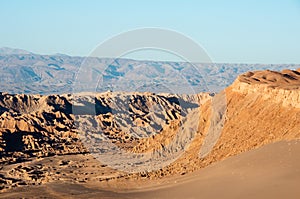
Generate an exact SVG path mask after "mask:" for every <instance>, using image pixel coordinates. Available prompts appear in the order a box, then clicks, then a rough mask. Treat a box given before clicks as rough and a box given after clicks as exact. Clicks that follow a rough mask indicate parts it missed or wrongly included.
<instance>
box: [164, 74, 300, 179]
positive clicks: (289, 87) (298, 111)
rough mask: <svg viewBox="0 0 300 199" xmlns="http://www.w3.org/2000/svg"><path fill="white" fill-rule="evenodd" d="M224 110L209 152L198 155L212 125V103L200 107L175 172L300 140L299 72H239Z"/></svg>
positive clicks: (226, 95)
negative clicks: (192, 134)
mask: <svg viewBox="0 0 300 199" xmlns="http://www.w3.org/2000/svg"><path fill="white" fill-rule="evenodd" d="M223 95H224V97H225V98H226V100H225V101H226V113H225V115H224V117H225V119H224V123H223V124H222V126H223V127H222V128H221V130H220V132H219V134H218V135H217V139H216V140H217V142H216V143H215V145H214V147H213V149H212V150H211V152H210V153H209V154H208V155H207V156H205V157H201V156H200V157H199V149H201V147H202V146H203V143H204V142H205V140H206V138H207V137H208V136H209V134H208V132H209V129H210V127H211V124H212V123H213V122H214V121H213V120H214V119H213V115H214V113H215V114H217V115H218V112H217V111H218V110H216V109H214V108H213V107H214V106H215V105H213V103H212V101H208V102H207V103H205V104H204V105H202V106H201V107H200V120H199V130H198V131H199V132H198V135H197V136H196V138H195V139H194V141H193V143H192V144H191V146H190V147H189V149H188V150H187V151H186V154H185V156H182V157H181V158H180V159H179V160H177V162H176V163H174V165H171V166H170V168H169V170H170V171H171V172H172V173H181V172H185V171H183V170H182V169H181V168H188V169H187V170H188V171H194V170H196V169H199V168H203V167H206V166H207V165H210V164H211V163H213V162H217V161H220V160H223V159H225V158H227V157H230V156H234V155H238V154H240V153H242V152H245V151H249V150H252V149H255V148H258V147H261V146H263V145H266V144H270V143H274V142H277V141H282V140H293V139H299V138H300V106H299V105H300V98H299V96H300V73H299V70H297V71H291V70H284V71H282V72H274V71H255V72H248V73H245V74H243V75H240V76H239V77H238V78H237V79H236V81H235V82H234V83H233V84H232V85H231V86H229V87H228V88H226V89H225V91H224V93H223Z"/></svg>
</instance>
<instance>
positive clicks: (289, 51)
mask: <svg viewBox="0 0 300 199" xmlns="http://www.w3.org/2000/svg"><path fill="white" fill-rule="evenodd" d="M0 23H1V31H0V47H3V46H7V47H13V48H21V49H25V50H29V51H32V52H35V53H42V54H54V53H65V54H69V55H88V53H89V52H90V51H91V50H93V49H94V48H95V47H96V46H97V45H98V44H99V43H101V42H103V41H104V40H106V39H108V38H110V37H111V36H113V35H116V34H118V33H120V32H125V31H127V30H132V29H136V28H142V27H161V28H167V29H172V30H175V31H178V32H180V33H183V34H185V35H187V36H189V37H191V38H192V39H194V40H195V41H196V42H198V43H199V44H200V45H202V46H203V47H204V48H205V49H206V51H207V52H208V53H209V55H210V56H211V58H212V59H213V61H215V62H244V63H300V1H299V0H281V1H279V0H278V1H276V0H273V1H271V0H270V1H268V0H266V1H264V0H261V1H259V0H257V1H255V0H236V1H230V0H227V1H225V0H223V1H215V0H207V1H179V0H178V1H176V0H165V1H163V0H160V1H158V0H157V1H155V0H152V1H142V0H131V1H130V0H128V1H121V0H120V1H115V0H110V1H96V0H94V1H92V0H90V1H89V0H85V1H84V0H69V1H67V0H65V1H63V0H48V1H40V0H26V1H23V0H19V1H17V0H6V1H4V0H2V1H0ZM144 56H147V55H146V54H145V55H144ZM142 58H143V57H142ZM145 59H147V57H145ZM166 59H167V58H166Z"/></svg>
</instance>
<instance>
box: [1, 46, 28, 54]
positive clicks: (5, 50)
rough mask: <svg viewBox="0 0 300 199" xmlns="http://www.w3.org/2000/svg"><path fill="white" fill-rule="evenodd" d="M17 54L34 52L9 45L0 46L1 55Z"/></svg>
mask: <svg viewBox="0 0 300 199" xmlns="http://www.w3.org/2000/svg"><path fill="white" fill-rule="evenodd" d="M16 54H22V55H24V54H25V55H26V54H32V53H31V52H29V51H26V50H22V49H15V48H8V47H3V48H0V55H16Z"/></svg>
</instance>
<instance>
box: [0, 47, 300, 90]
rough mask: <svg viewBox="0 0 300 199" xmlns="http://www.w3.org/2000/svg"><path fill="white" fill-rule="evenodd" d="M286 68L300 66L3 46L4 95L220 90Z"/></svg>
mask: <svg viewBox="0 0 300 199" xmlns="http://www.w3.org/2000/svg"><path fill="white" fill-rule="evenodd" d="M284 68H288V69H297V68H300V65H295V64H281V65H276V64H223V63H218V64H214V63H206V64H201V63H192V64H191V63H186V62H165V61H138V60H131V59H119V58H118V59H111V58H93V57H88V58H87V57H75V56H73V57H72V56H68V55H62V54H55V55H38V54H33V53H30V52H27V51H24V50H18V49H10V48H1V50H0V79H1V81H0V92H9V93H27V94H52V93H58V94H60V93H71V92H81V91H99V92H101V91H107V90H113V91H141V92H143V91H149V92H168V93H198V92H202V91H209V92H217V91H220V90H222V89H224V88H225V87H227V86H228V85H230V84H231V83H232V82H233V81H234V79H235V78H236V77H237V76H238V74H241V73H244V72H246V71H249V70H265V69H271V70H282V69H284ZM82 69H84V70H82ZM83 71H88V72H83ZM97 82H98V83H97Z"/></svg>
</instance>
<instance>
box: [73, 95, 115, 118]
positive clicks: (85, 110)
mask: <svg viewBox="0 0 300 199" xmlns="http://www.w3.org/2000/svg"><path fill="white" fill-rule="evenodd" d="M94 99H95V103H91V102H88V101H82V102H81V103H82V104H83V106H78V105H73V106H72V112H73V114H74V115H101V114H107V113H112V111H113V110H112V108H110V107H109V106H104V105H103V104H102V103H101V102H100V101H99V100H98V99H97V98H94Z"/></svg>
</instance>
